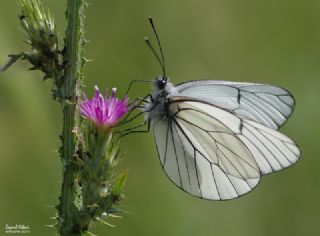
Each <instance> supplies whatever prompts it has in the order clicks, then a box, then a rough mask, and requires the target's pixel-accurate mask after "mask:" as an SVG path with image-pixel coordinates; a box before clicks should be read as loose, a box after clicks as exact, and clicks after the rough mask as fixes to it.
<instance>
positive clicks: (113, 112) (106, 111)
mask: <svg viewBox="0 0 320 236" xmlns="http://www.w3.org/2000/svg"><path fill="white" fill-rule="evenodd" d="M95 90H96V92H95V95H94V97H93V98H92V99H90V100H89V99H88V98H87V96H86V94H85V93H83V100H82V99H80V103H79V107H80V113H81V115H82V116H83V117H84V118H86V119H89V120H90V121H92V122H93V123H94V124H95V125H97V126H98V127H106V128H110V127H112V126H114V125H115V124H116V123H117V122H118V121H119V119H120V118H121V117H122V116H123V115H124V114H126V113H127V112H128V97H125V98H124V99H123V100H119V99H118V98H116V96H115V95H116V90H117V89H116V88H113V89H112V95H111V96H110V97H108V89H106V94H105V97H103V96H102V94H101V93H100V91H99V88H98V86H95Z"/></svg>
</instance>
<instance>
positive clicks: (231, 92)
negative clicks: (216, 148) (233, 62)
mask: <svg viewBox="0 0 320 236" xmlns="http://www.w3.org/2000/svg"><path fill="white" fill-rule="evenodd" d="M176 88H177V89H178V91H179V93H180V94H181V95H182V96H188V97H193V98H197V99H200V100H203V101H206V102H209V103H212V104H214V105H216V106H219V107H221V108H224V109H227V110H229V111H232V112H234V113H235V114H238V115H240V116H242V117H245V118H249V119H251V120H254V121H257V122H259V123H261V124H263V125H266V126H268V127H270V128H272V129H278V128H279V127H280V126H282V125H283V123H284V122H285V121H286V120H287V119H288V118H289V116H290V115H291V113H292V111H293V109H294V103H295V102H294V98H293V97H292V95H291V94H290V93H289V92H288V91H287V90H285V89H283V88H279V87H276V86H272V85H266V84H257V83H240V82H228V81H215V80H199V81H190V82H186V83H182V84H179V85H177V86H176Z"/></svg>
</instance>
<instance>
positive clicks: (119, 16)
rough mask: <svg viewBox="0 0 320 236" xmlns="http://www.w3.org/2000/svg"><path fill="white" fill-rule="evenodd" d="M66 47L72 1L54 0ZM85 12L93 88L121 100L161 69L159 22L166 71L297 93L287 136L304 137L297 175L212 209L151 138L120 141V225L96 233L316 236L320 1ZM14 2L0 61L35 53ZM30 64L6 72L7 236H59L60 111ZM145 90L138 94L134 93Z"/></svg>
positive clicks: (125, 2)
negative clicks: (124, 179)
mask: <svg viewBox="0 0 320 236" xmlns="http://www.w3.org/2000/svg"><path fill="white" fill-rule="evenodd" d="M45 2H46V4H47V6H48V7H50V9H51V11H52V13H53V15H54V16H55V20H56V23H57V27H58V29H60V30H59V31H60V33H61V39H62V38H63V34H64V27H65V25H66V22H65V19H64V11H65V2H66V1H63V0H59V1H57V0H47V1H45ZM89 3H90V4H91V6H90V7H89V8H88V10H87V18H86V37H87V39H89V40H90V41H91V42H90V43H89V44H88V45H87V46H86V55H87V58H89V59H93V61H92V62H90V63H88V64H87V66H86V70H85V73H86V76H87V78H86V81H85V83H86V87H85V88H83V89H84V91H86V92H88V93H89V94H92V93H93V86H94V85H96V84H97V85H99V86H100V87H101V88H103V87H105V86H109V87H112V86H116V87H117V88H118V91H119V94H120V95H121V96H122V95H123V93H124V91H125V89H126V88H127V86H128V83H129V82H130V81H131V80H133V79H151V78H153V77H154V76H156V75H158V74H160V73H161V71H160V67H159V65H158V64H157V62H156V60H155V58H154V57H153V56H152V54H151V52H150V51H149V49H148V48H147V47H146V46H145V44H144V41H143V37H144V36H145V35H149V36H151V37H150V38H152V31H151V29H150V27H149V25H148V23H147V20H146V17H147V16H149V15H152V16H153V18H154V20H155V22H156V25H157V27H158V30H159V33H160V37H161V40H162V44H163V47H164V51H165V58H166V63H167V69H168V74H169V76H170V78H171V81H172V82H174V83H178V82H181V81H186V80H193V79H223V80H233V81H258V82H262V83H269V84H275V85H279V86H282V87H285V88H287V89H288V90H290V91H291V92H292V93H293V94H294V96H295V98H296V101H297V106H296V110H295V112H294V114H293V116H292V117H291V118H290V120H289V121H288V122H287V123H286V125H285V126H284V127H283V128H282V129H281V131H282V132H284V133H285V134H287V135H288V136H290V137H291V138H293V139H294V140H296V141H297V143H298V144H299V145H300V147H301V149H302V158H301V160H300V162H299V163H298V164H296V165H295V166H294V167H292V168H289V169H286V170H284V171H281V172H278V173H276V174H272V175H269V176H266V177H263V178H262V181H261V183H260V186H259V187H258V188H256V189H255V190H254V191H253V192H252V193H250V194H248V195H246V196H244V197H241V198H239V199H236V200H232V201H225V202H210V201H205V200H200V199H197V198H194V197H192V196H189V195H187V194H186V193H184V192H182V191H181V190H179V189H177V188H176V187H175V186H174V185H173V184H172V183H171V182H170V181H169V180H168V179H167V177H166V176H165V175H164V173H163V172H162V169H161V167H160V165H159V161H158V157H157V154H156V149H155V145H154V143H153V139H152V135H151V134H137V135H132V136H129V137H128V138H126V139H125V140H123V145H122V149H123V150H124V151H125V152H126V153H127V154H126V159H125V161H124V162H123V163H122V168H129V170H130V171H129V174H130V175H129V179H128V183H127V186H126V189H125V195H126V198H125V200H124V201H123V206H122V207H123V209H124V210H126V211H128V213H127V214H124V215H123V216H124V218H123V219H112V220H109V222H110V223H112V224H115V225H116V227H115V228H111V227H108V226H105V225H101V224H100V223H96V224H94V226H93V227H92V232H93V233H95V234H98V235H114V236H116V235H139V236H151V235H152V236H163V235H169V236H170V235H174V236H179V235H183V236H191V235H192V236H193V235H222V236H224V235H237V236H242V235H245V236H251V235H255V236H256V235H260V236H264V235H266V236H269V235H272V236H277V235H281V236H286V235H290V236H294V235H299V236H300V235H320V225H319V222H320V203H319V200H320V171H319V168H320V157H319V141H320V135H319V132H320V130H319V117H320V105H319V101H320V91H319V90H320V1H319V0H268V1H258V0H255V1H254V0H241V1H239V0H202V1H196V0H184V1H172V0H162V1H155V0H136V1H130V0H120V1H93V0H89ZM18 13H19V11H18V8H17V6H16V1H12V0H1V6H0V63H1V64H4V63H5V62H6V60H7V56H6V55H7V54H9V53H14V52H20V51H22V50H25V49H27V47H26V45H25V44H24V43H23V42H22V39H23V37H22V34H21V33H20V32H19V30H18V28H19V27H18V24H19V21H18V17H17V15H18ZM28 67H29V65H28V64H27V63H25V62H19V63H17V64H16V65H15V66H14V67H13V68H11V69H10V70H9V71H7V72H6V73H4V74H0V235H4V234H5V233H4V227H5V225H6V224H8V225H15V224H25V225H29V226H30V230H31V233H30V235H36V236H43V235H48V236H50V235H55V230H54V229H52V228H47V227H45V226H44V225H50V224H53V223H54V220H51V219H50V217H51V216H54V214H55V209H54V208H52V206H54V205H56V204H57V197H58V196H59V190H60V183H61V164H60V161H59V158H58V154H57V153H56V150H57V149H58V146H59V141H58V138H57V137H58V135H59V132H60V130H61V112H60V107H59V105H58V103H56V102H54V101H52V99H51V93H50V89H51V83H50V81H49V82H42V81H41V78H40V73H38V72H28V71H26V69H27V68H28ZM149 89H150V88H149V87H148V85H140V86H136V87H135V89H134V90H133V93H132V94H131V97H135V96H142V95H144V94H146V93H147V92H148V91H149Z"/></svg>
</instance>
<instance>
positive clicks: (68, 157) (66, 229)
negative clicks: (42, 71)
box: [58, 0, 85, 236]
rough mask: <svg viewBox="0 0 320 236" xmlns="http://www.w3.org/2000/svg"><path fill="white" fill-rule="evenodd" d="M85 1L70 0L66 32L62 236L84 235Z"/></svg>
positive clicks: (60, 210)
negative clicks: (78, 163)
mask: <svg viewBox="0 0 320 236" xmlns="http://www.w3.org/2000/svg"><path fill="white" fill-rule="evenodd" d="M84 6H85V0H68V5H67V14H66V17H67V22H68V27H67V30H66V39H65V47H66V62H67V66H66V70H65V80H64V83H63V85H62V87H61V91H60V92H61V94H62V108H63V131H62V148H61V158H62V163H63V168H64V170H63V183H62V189H61V197H60V203H59V206H58V211H59V222H58V228H59V229H58V230H59V233H60V235H61V236H71V235H72V236H75V235H80V232H79V230H78V227H77V225H76V221H77V217H78V211H77V208H76V207H75V205H74V200H75V187H74V179H75V168H74V165H73V158H74V156H75V152H76V137H75V134H74V132H73V128H74V127H75V126H78V118H77V117H78V114H77V110H76V108H77V104H76V103H77V99H76V98H77V96H79V95H80V85H81V74H82V69H83V42H84V37H83V18H84V15H83V11H84Z"/></svg>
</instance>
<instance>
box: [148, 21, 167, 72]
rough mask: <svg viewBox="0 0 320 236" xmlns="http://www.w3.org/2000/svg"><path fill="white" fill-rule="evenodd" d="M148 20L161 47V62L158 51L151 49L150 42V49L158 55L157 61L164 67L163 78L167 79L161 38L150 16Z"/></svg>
mask: <svg viewBox="0 0 320 236" xmlns="http://www.w3.org/2000/svg"><path fill="white" fill-rule="evenodd" d="M148 19H149V22H150V25H151V27H152V30H153V32H154V35H155V36H156V38H157V42H158V46H159V49H160V54H161V60H160V58H159V56H158V54H157V53H156V51H155V50H154V49H153V50H152V49H151V47H150V46H151V44H150V42H149V44H150V46H149V47H150V49H151V50H152V51H153V53H154V54H157V56H156V57H157V60H158V61H159V63H160V65H161V67H162V71H163V77H166V66H165V62H164V55H163V50H162V46H161V43H160V38H159V35H158V32H157V30H156V27H155V26H154V23H153V20H152V17H151V16H149V17H148ZM147 44H148V43H147Z"/></svg>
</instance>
